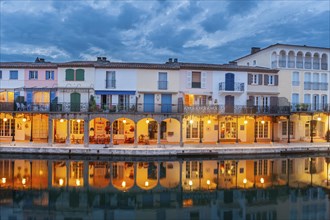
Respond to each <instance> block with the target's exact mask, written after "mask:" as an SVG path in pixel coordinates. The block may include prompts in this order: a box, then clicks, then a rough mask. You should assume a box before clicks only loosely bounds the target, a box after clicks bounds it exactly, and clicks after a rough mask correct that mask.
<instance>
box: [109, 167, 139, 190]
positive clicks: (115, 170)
mask: <svg viewBox="0 0 330 220" xmlns="http://www.w3.org/2000/svg"><path fill="white" fill-rule="evenodd" d="M134 166H136V164H135V163H133V162H123V161H119V162H116V163H112V167H111V169H112V176H111V178H112V185H113V186H114V187H115V188H116V189H119V190H122V191H125V190H127V189H130V188H132V187H133V186H134V176H135V173H134V172H135V170H134Z"/></svg>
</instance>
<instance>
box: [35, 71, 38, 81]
mask: <svg viewBox="0 0 330 220" xmlns="http://www.w3.org/2000/svg"><path fill="white" fill-rule="evenodd" d="M35 78H36V79H38V71H36V75H35Z"/></svg>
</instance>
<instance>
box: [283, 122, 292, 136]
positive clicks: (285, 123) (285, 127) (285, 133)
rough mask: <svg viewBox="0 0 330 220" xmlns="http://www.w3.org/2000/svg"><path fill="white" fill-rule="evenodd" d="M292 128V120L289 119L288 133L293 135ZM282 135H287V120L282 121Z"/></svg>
mask: <svg viewBox="0 0 330 220" xmlns="http://www.w3.org/2000/svg"><path fill="white" fill-rule="evenodd" d="M293 129H294V122H292V121H290V135H293ZM282 135H283V136H285V135H288V122H287V121H283V122H282Z"/></svg>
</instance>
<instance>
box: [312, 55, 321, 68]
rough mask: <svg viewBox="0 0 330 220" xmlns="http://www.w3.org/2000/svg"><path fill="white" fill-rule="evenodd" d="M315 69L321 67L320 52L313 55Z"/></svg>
mask: <svg viewBox="0 0 330 220" xmlns="http://www.w3.org/2000/svg"><path fill="white" fill-rule="evenodd" d="M313 69H315V70H318V69H320V55H319V54H318V53H315V54H314V57H313Z"/></svg>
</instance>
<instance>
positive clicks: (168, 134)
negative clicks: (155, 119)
mask: <svg viewBox="0 0 330 220" xmlns="http://www.w3.org/2000/svg"><path fill="white" fill-rule="evenodd" d="M160 139H161V143H173V144H175V143H179V142H180V121H179V120H178V119H176V118H166V119H164V120H162V121H161V122H160Z"/></svg>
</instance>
